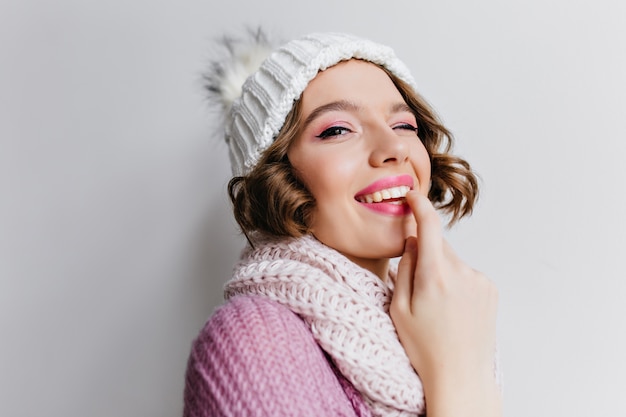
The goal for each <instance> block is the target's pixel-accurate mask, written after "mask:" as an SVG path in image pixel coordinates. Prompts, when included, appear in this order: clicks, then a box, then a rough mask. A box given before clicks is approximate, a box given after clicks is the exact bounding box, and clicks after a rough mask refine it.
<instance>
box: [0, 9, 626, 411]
mask: <svg viewBox="0 0 626 417" xmlns="http://www.w3.org/2000/svg"><path fill="white" fill-rule="evenodd" d="M624 22H626V6H625V3H624V2H621V1H619V0H615V1H610V0H599V1H594V2H591V1H588V2H581V1H571V0H569V1H568V0H529V1H525V2H522V1H517V2H509V1H496V0H478V1H472V2H463V1H457V2H452V1H438V2H426V1H418V0H407V1H393V0H390V1H385V2H364V1H340V0H318V1H316V2H307V3H299V2H294V1H287V0H267V1H241V0H232V1H223V2H219V3H218V2H215V1H213V2H207V1H205V2H201V1H195V2H194V1H147V0H144V1H142V0H128V1H109V2H104V1H101V2H96V1H78V0H59V1H56V2H47V1H43V0H33V1H17V0H15V1H9V2H7V0H3V1H2V2H1V3H0V75H1V76H0V415H2V416H54V417H57V416H58V417H61V416H94V417H105V416H176V415H179V414H180V410H181V407H182V406H181V404H182V388H183V375H184V368H185V361H186V357H187V353H188V349H189V346H190V343H191V340H192V338H193V337H194V335H195V334H196V332H197V331H198V329H199V328H200V327H201V326H202V324H203V322H204V321H205V320H206V318H207V317H208V316H209V314H210V313H211V311H212V310H213V308H214V307H215V306H216V305H217V304H218V303H219V302H220V299H221V285H222V283H223V281H224V280H225V279H227V278H228V276H229V271H230V269H231V266H232V263H233V262H234V261H235V259H236V256H237V253H238V250H239V248H240V247H241V246H242V243H243V242H242V239H241V238H240V237H239V236H238V234H237V230H236V228H235V226H234V222H233V220H232V219H231V216H230V213H229V207H228V203H227V199H226V197H225V184H226V182H227V180H228V176H229V168H228V165H227V152H226V147H225V146H224V145H223V144H222V143H220V142H219V141H215V140H212V139H211V135H210V132H211V129H212V127H211V124H210V118H209V117H208V114H207V108H206V105H205V103H204V101H203V97H202V93H201V91H200V90H201V88H200V81H199V74H200V71H201V70H202V68H203V65H204V64H205V63H206V59H207V57H208V55H209V52H208V47H209V45H210V43H211V42H210V41H211V39H213V38H215V37H217V36H219V35H221V34H222V33H224V31H225V30H232V29H235V30H239V29H241V28H242V27H243V26H244V24H257V23H262V24H264V25H266V26H267V27H268V28H270V29H271V30H273V31H274V32H277V33H281V34H283V35H285V36H286V37H290V36H294V35H299V34H303V33H306V32H310V31H318V30H337V31H338V30H341V31H349V32H354V33H357V34H360V35H364V36H367V37H370V38H373V39H375V40H378V41H381V42H384V43H389V44H391V45H393V46H394V47H395V49H396V51H397V52H398V54H399V55H400V56H401V57H402V58H403V59H404V60H405V61H406V62H407V63H408V64H409V66H410V67H412V68H413V70H414V74H415V76H416V78H417V80H418V83H419V85H420V86H421V89H422V92H423V94H424V95H425V96H426V97H427V98H428V99H429V100H430V101H431V102H432V103H433V104H434V106H435V107H436V108H437V109H438V110H439V111H440V113H441V114H442V116H443V118H444V120H445V121H446V122H447V124H448V125H449V127H451V128H452V130H453V131H454V132H455V134H456V136H457V139H458V149H459V151H460V152H461V153H462V154H463V155H464V156H465V157H467V158H468V159H469V160H470V161H471V162H473V164H474V165H475V167H476V169H477V170H478V171H479V172H480V173H481V176H482V179H483V183H484V188H483V194H482V200H481V203H480V206H479V207H478V210H477V212H476V214H475V216H474V217H473V218H472V219H470V220H469V221H466V222H464V223H463V224H461V225H460V226H459V227H458V228H456V229H454V230H452V231H451V232H450V233H449V238H450V240H451V241H452V242H453V244H454V245H455V247H456V248H457V249H458V251H459V252H460V253H461V254H462V256H463V257H464V258H465V259H466V260H467V261H468V262H469V263H471V264H472V265H475V266H476V267H477V268H479V269H482V270H484V271H485V272H487V273H488V274H489V275H490V276H491V277H492V278H493V280H495V281H496V283H497V284H498V286H499V288H500V292H501V314H500V334H501V337H500V341H501V347H500V349H501V355H502V365H503V369H504V372H505V406H506V410H507V415H508V416H511V417H516V416H519V417H522V416H524V417H525V416H529V415H532V416H555V415H563V416H565V415H566V416H572V417H574V416H576V417H578V416H579V417H583V416H589V415H613V416H617V415H626V396H624V395H623V391H624V389H625V388H626V383H625V382H624V379H623V375H625V374H626V360H625V359H624V353H623V352H626V337H625V336H624V334H625V332H626V329H625V327H626V326H625V324H624V319H623V317H624V316H626V303H624V301H623V300H624V299H626V286H625V285H624V278H626V273H625V272H624V267H625V264H624V256H625V255H624V252H625V250H624V249H625V247H626V242H625V240H626V225H625V221H624V208H623V207H624V202H625V199H624V196H623V194H624V189H625V187H624V179H625V178H626V167H625V164H624V163H623V160H624V155H625V154H626V127H625V120H626V80H625V75H624V74H626V25H625V24H624Z"/></svg>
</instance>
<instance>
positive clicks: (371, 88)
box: [301, 59, 404, 114]
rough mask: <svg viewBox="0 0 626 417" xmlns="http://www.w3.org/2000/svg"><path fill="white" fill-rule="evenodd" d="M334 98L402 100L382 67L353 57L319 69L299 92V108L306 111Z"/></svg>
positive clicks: (382, 102) (369, 101)
mask: <svg viewBox="0 0 626 417" xmlns="http://www.w3.org/2000/svg"><path fill="white" fill-rule="evenodd" d="M338 100H347V101H351V102H354V103H358V104H359V105H369V106H375V105H377V104H380V105H382V106H388V105H389V104H393V103H395V102H398V101H400V102H403V101H404V100H403V99H402V96H401V94H400V92H399V91H398V89H397V88H396V86H395V85H394V83H393V81H392V80H391V78H389V76H388V75H387V73H386V72H385V71H383V70H382V69H381V68H380V67H378V66H377V65H375V64H372V63H371V62H367V61H361V60H356V59H351V60H349V61H344V62H340V63H339V64H337V65H334V66H332V67H330V68H328V69H326V70H324V71H320V72H319V73H318V74H317V76H316V77H315V78H314V79H313V80H311V82H310V83H309V85H308V86H307V87H306V89H305V90H304V92H303V93H302V97H301V104H302V111H303V113H305V114H306V113H309V112H311V111H313V110H314V109H315V108H316V107H318V106H321V105H324V104H327V103H330V102H334V101H338Z"/></svg>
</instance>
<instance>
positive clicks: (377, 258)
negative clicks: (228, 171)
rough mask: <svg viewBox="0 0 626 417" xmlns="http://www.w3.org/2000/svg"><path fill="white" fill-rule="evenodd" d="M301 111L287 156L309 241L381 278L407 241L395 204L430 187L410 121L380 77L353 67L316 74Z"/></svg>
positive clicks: (405, 216) (371, 68) (406, 214)
mask: <svg viewBox="0 0 626 417" xmlns="http://www.w3.org/2000/svg"><path fill="white" fill-rule="evenodd" d="M301 110H302V118H301V122H300V123H301V129H300V134H299V136H298V137H297V138H296V139H294V142H293V143H292V145H291V147H290V149H289V152H288V157H289V160H290V162H291V164H292V165H293V167H294V168H295V169H296V171H297V175H298V176H299V178H300V179H301V180H302V181H303V182H304V184H305V185H306V186H307V188H308V189H309V191H310V192H311V193H312V194H313V197H314V198H315V201H316V207H315V209H314V210H313V213H312V220H311V224H310V226H311V230H312V233H313V235H314V236H315V237H316V238H317V239H318V240H320V241H321V242H322V243H324V244H326V245H328V246H330V247H332V248H334V249H336V250H338V251H339V252H341V253H343V254H344V255H345V256H347V257H348V258H350V259H351V260H352V261H354V262H355V263H357V264H359V265H361V266H363V267H365V268H368V269H370V270H371V271H373V272H374V273H379V272H381V271H383V269H384V270H385V271H386V266H387V260H388V258H391V257H395V256H399V255H400V254H401V253H402V250H403V248H404V240H405V239H406V237H407V236H409V235H410V234H415V225H414V219H413V216H412V214H411V213H410V210H409V208H408V206H407V205H406V203H405V202H404V199H403V198H402V197H403V196H404V195H405V194H406V192H407V190H408V189H415V190H419V191H420V192H421V193H422V194H424V195H426V194H427V193H428V187H429V183H430V160H429V157H428V153H427V152H426V149H425V148H424V145H422V142H421V141H420V140H419V138H418V136H417V135H418V133H417V132H416V126H417V124H416V120H415V116H414V115H413V113H412V112H411V111H410V109H409V107H408V106H407V104H406V103H405V101H404V100H403V99H402V96H401V95H400V92H399V91H398V90H397V88H396V87H395V85H394V84H393V82H392V81H391V79H390V78H389V77H388V76H387V74H386V73H385V72H384V71H383V70H381V69H380V68H379V67H377V66H376V65H373V64H371V63H367V62H364V61H358V60H350V61H347V62H342V63H339V64H337V65H335V66H333V67H331V68H329V69H327V70H325V71H322V72H320V73H319V74H318V75H317V77H316V78H315V79H313V81H311V82H310V83H309V85H308V86H307V88H306V89H305V90H304V93H303V94H302V98H301ZM381 268H382V269H381ZM383 273H384V271H383Z"/></svg>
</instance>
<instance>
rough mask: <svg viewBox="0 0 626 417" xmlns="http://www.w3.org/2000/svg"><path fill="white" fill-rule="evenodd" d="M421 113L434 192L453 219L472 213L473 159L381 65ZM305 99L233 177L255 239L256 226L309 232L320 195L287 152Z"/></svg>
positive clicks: (247, 229)
mask: <svg viewBox="0 0 626 417" xmlns="http://www.w3.org/2000/svg"><path fill="white" fill-rule="evenodd" d="M381 68H382V69H383V71H385V72H386V73H387V75H388V76H389V77H390V78H391V80H392V81H393V83H394V84H395V86H396V88H397V89H398V90H399V92H400V94H401V95H402V97H403V98H404V100H405V101H406V103H407V104H408V105H409V107H410V108H411V110H412V111H413V113H414V114H415V117H416V119H417V131H418V135H419V138H420V140H421V141H422V143H423V144H424V147H425V148H426V150H427V152H428V155H429V156H430V162H431V187H430V190H429V192H428V198H429V199H430V201H431V202H432V203H433V204H434V206H435V207H436V208H437V209H439V210H441V211H442V212H444V213H445V214H447V215H449V216H450V219H449V222H448V225H449V226H450V225H452V224H454V223H456V222H457V221H458V220H460V219H461V218H462V217H465V216H467V215H470V214H471V213H472V210H473V208H474V204H475V202H476V200H477V199H478V181H477V177H476V174H475V173H474V172H473V171H472V169H471V167H470V165H469V163H467V161H465V160H464V159H462V158H459V157H457V156H454V155H452V154H451V151H452V145H453V136H452V134H451V133H450V131H449V130H448V129H447V128H446V127H445V126H444V125H443V124H442V122H441V120H440V119H439V117H438V116H437V114H436V113H435V112H434V110H433V109H432V107H431V106H430V105H429V104H428V103H427V102H426V101H425V100H424V99H423V98H422V97H421V96H420V95H419V94H417V93H416V92H415V91H413V89H412V88H411V87H410V86H409V85H408V84H407V83H405V82H403V81H402V80H400V79H398V78H397V77H396V76H394V75H393V74H392V73H391V72H389V71H387V70H386V69H385V68H383V67H381ZM300 107H301V105H300V100H296V101H295V103H294V106H293V108H292V110H291V112H290V113H289V114H288V115H287V118H286V119H285V123H284V124H283V127H282V129H281V130H280V132H279V133H278V135H277V137H276V140H275V141H274V142H273V143H272V144H271V145H270V146H269V148H267V149H266V150H265V151H264V153H263V154H262V156H261V159H260V160H259V162H258V163H257V164H256V166H255V167H254V168H253V169H252V170H251V171H250V173H249V174H247V175H246V176H237V177H234V178H232V179H231V180H230V182H229V183H228V193H229V195H230V200H231V202H232V204H233V211H234V215H235V219H236V220H237V223H238V224H239V227H240V228H241V230H242V231H243V233H244V234H245V235H246V237H247V238H248V240H250V233H251V232H255V231H258V232H263V233H265V234H270V235H274V236H292V237H299V236H302V235H305V234H307V233H308V232H309V223H310V222H309V220H310V217H311V213H312V210H313V209H314V207H315V199H314V198H313V196H312V195H311V193H310V192H309V191H308V190H307V188H306V186H305V184H304V183H302V181H300V180H299V179H298V177H297V175H296V174H295V172H294V169H293V167H292V165H291V163H290V162H289V159H288V157H287V152H288V150H289V147H290V145H291V143H292V142H293V140H294V139H295V138H296V137H297V136H298V134H299V130H300V125H301V119H300V116H301V108H300Z"/></svg>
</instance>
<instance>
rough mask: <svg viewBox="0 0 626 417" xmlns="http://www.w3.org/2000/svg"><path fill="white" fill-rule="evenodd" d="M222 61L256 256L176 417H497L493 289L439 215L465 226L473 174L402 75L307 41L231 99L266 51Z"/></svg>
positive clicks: (222, 90) (277, 56)
mask: <svg viewBox="0 0 626 417" xmlns="http://www.w3.org/2000/svg"><path fill="white" fill-rule="evenodd" d="M260 40H261V42H260V43H261V44H262V46H266V45H264V42H263V39H260ZM230 50H231V51H232V52H233V61H232V62H230V63H229V64H224V63H223V62H220V63H217V64H214V67H213V71H212V73H211V74H209V76H208V77H207V80H208V86H209V91H210V92H211V93H212V94H214V95H217V97H218V98H219V99H220V100H222V102H223V103H224V106H225V111H226V113H225V120H226V126H225V136H226V140H227V142H228V144H229V148H230V156H231V162H232V167H233V172H234V174H235V177H234V178H233V179H232V180H231V182H230V184H229V192H230V195H231V200H232V201H233V205H234V212H235V217H236V219H237V221H238V223H239V225H240V227H241V229H242V231H243V232H244V233H245V234H246V236H247V237H248V240H249V243H250V245H249V247H248V248H247V249H246V250H245V251H244V253H243V254H242V259H241V261H240V262H239V263H238V265H237V266H236V267H235V271H234V275H233V277H232V278H231V280H230V281H229V282H228V283H227V284H226V292H225V294H226V298H227V300H228V301H227V302H226V304H225V305H223V306H222V307H220V308H219V309H218V310H217V311H216V312H215V313H214V315H213V316H212V317H211V318H210V319H209V321H208V322H207V324H206V325H205V327H204V329H203V330H202V331H201V332H200V335H199V336H198V338H197V339H196V340H195V342H194V345H193V347H192V351H191V355H190V359H189V364H188V370H187V380H186V388H185V411H184V413H185V415H186V416H200V415H202V416H205V415H206V416H209V415H211V416H214V415H218V416H278V415H294V416H296V415H297V416H309V415H310V416H322V415H323V416H330V415H333V416H334V415H341V416H355V415H356V416H369V415H374V416H405V415H406V416H409V415H413V416H417V415H423V414H426V407H427V409H428V416H429V417H433V416H434V417H447V416H461V415H462V416H481V417H488V416H499V415H500V414H501V411H500V393H499V389H498V386H497V382H496V378H495V371H494V346H495V316H496V305H497V293H496V290H495V288H494V286H493V285H492V284H491V283H490V282H489V281H488V280H487V279H486V278H485V277H484V276H483V275H481V274H480V273H478V272H476V271H474V270H473V269H471V268H470V267H468V266H467V265H465V264H464V263H463V262H462V261H460V260H459V259H458V258H457V257H456V255H455V254H454V252H453V251H452V250H451V249H450V247H449V246H448V245H447V244H446V242H445V241H444V239H443V238H442V231H441V224H440V220H439V215H438V214H437V212H436V209H435V207H436V208H437V209H439V210H441V211H443V212H444V213H447V214H449V215H450V216H451V217H450V222H451V223H453V222H455V221H457V220H458V219H460V218H461V217H463V216H465V215H468V214H469V213H471V210H472V207H473V204H474V202H475V200H476V198H477V192H478V188H477V182H476V178H475V176H474V174H473V173H472V171H471V170H470V167H469V165H468V164H467V163H466V162H465V161H464V160H462V159H460V158H457V157H455V156H453V155H451V154H450V149H451V143H450V140H451V139H450V134H449V132H448V131H447V130H446V129H445V127H444V126H443V125H442V124H441V123H440V122H439V121H438V119H437V117H436V115H435V114H434V112H433V111H432V110H431V108H430V107H429V106H428V104H427V103H426V102H425V101H424V100H423V99H422V98H421V97H420V96H419V95H418V94H417V92H416V87H415V82H414V80H413V78H412V76H411V75H410V73H409V71H408V70H407V68H406V67H405V66H404V64H403V63H402V62H401V61H399V60H398V58H397V57H396V56H395V55H394V53H393V51H392V50H391V49H389V48H387V47H385V46H382V45H379V44H376V43H373V42H370V41H367V40H363V39H359V38H356V37H353V36H350V35H345V34H314V35H309V36H307V37H304V38H301V39H298V40H295V41H292V42H290V43H288V44H286V45H284V46H283V47H281V48H279V49H277V50H276V51H274V52H273V53H272V54H271V55H270V56H269V57H268V58H267V59H265V60H264V61H263V63H262V64H261V66H260V68H258V69H254V70H252V75H251V76H250V77H249V78H247V80H246V81H245V83H244V84H243V87H242V88H241V90H240V91H237V88H236V87H235V89H234V90H235V91H236V92H235V93H234V94H233V93H230V91H231V90H233V88H232V86H231V85H230V84H233V83H232V82H231V79H232V78H233V74H234V73H237V72H238V71H240V70H241V68H242V65H243V66H245V65H244V64H250V65H251V66H253V67H254V66H255V65H254V61H255V57H257V55H258V54H257V52H256V49H253V50H244V51H243V52H241V50H239V49H238V48H237V47H236V45H233V44H230ZM234 84H237V82H235V83H234ZM214 97H215V96H214ZM233 99H234V101H233ZM398 256H401V259H400V261H399V263H398V265H397V267H396V266H395V265H394V264H393V263H392V262H390V259H391V258H394V257H398ZM418 375H419V376H418Z"/></svg>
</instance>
